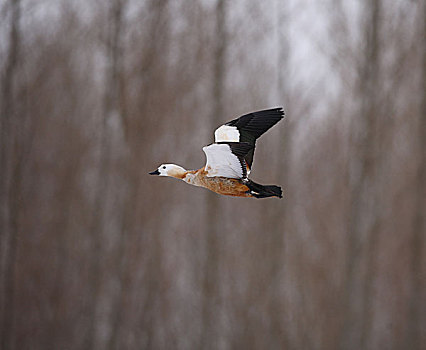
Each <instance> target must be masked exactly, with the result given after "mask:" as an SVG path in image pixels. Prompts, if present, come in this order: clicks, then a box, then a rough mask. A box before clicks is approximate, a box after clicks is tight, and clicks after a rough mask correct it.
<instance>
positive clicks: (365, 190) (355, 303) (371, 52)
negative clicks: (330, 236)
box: [341, 0, 381, 349]
mask: <svg viewBox="0 0 426 350" xmlns="http://www.w3.org/2000/svg"><path fill="white" fill-rule="evenodd" d="M363 9H364V12H363V18H365V23H363V22H361V23H363V28H364V29H363V30H364V32H363V45H364V46H363V47H364V50H363V51H361V52H360V54H361V55H362V56H361V59H360V61H359V62H360V67H359V75H358V82H357V96H358V97H359V99H360V100H359V101H360V102H359V103H360V105H359V110H358V112H357V118H354V119H353V126H352V132H353V133H352V137H351V142H352V152H351V157H352V158H351V160H350V161H351V172H350V177H351V179H350V186H351V204H350V214H349V223H348V225H349V226H348V241H347V263H346V272H345V278H346V281H345V297H344V299H343V305H345V307H347V310H346V312H345V321H344V323H343V331H342V339H341V346H342V348H344V349H353V348H365V346H366V344H365V342H366V338H365V331H366V329H365V328H364V327H363V325H364V324H365V323H367V320H366V310H365V303H366V290H365V289H366V288H368V285H369V284H371V283H372V282H371V279H370V278H369V274H370V273H371V270H370V268H371V266H366V265H364V264H366V254H367V253H366V250H365V248H364V247H365V244H366V242H369V245H368V248H369V249H371V254H376V251H375V243H376V241H377V221H376V220H377V218H378V215H377V210H376V209H377V201H376V196H377V193H376V191H375V187H374V180H375V178H374V176H375V171H376V167H377V162H378V155H377V151H376V149H377V148H376V144H375V142H377V139H378V137H379V135H378V134H377V126H376V121H377V114H378V112H379V111H378V108H377V104H378V100H379V91H380V90H379V89H378V86H377V82H378V79H379V75H378V74H379V67H380V37H379V28H380V21H381V14H380V11H381V1H380V0H373V1H369V0H368V1H366V2H365V3H364V4H363Z"/></svg>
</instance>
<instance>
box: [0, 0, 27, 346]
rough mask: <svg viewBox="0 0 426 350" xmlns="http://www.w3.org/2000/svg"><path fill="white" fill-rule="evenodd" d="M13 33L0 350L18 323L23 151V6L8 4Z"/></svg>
mask: <svg viewBox="0 0 426 350" xmlns="http://www.w3.org/2000/svg"><path fill="white" fill-rule="evenodd" d="M8 5H9V6H8V12H9V18H10V31H9V38H8V39H9V41H8V51H7V58H6V62H5V66H4V69H3V71H2V72H1V73H2V74H1V82H2V83H1V88H2V89H1V93H2V95H1V109H0V114H1V121H0V123H1V126H0V127H1V144H0V168H1V175H0V220H1V226H0V231H1V233H0V245H1V246H0V258H1V260H0V347H1V348H2V349H10V348H12V347H13V335H14V333H13V326H14V321H15V311H14V309H15V303H16V301H15V298H16V290H15V283H16V281H15V270H16V268H15V267H16V251H17V244H18V242H19V239H18V234H19V231H18V218H19V211H20V209H21V179H22V178H21V169H22V162H23V156H24V154H23V153H22V152H23V150H22V148H21V143H20V141H21V140H20V138H21V133H20V132H19V120H20V119H21V117H20V116H19V115H18V108H17V107H18V103H19V101H18V100H17V97H16V94H15V93H16V79H17V74H18V70H19V60H20V45H21V31H20V21H21V3H20V0H10V1H9V2H8Z"/></svg>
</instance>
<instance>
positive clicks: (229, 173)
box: [203, 143, 243, 179]
mask: <svg viewBox="0 0 426 350" xmlns="http://www.w3.org/2000/svg"><path fill="white" fill-rule="evenodd" d="M203 151H204V153H205V154H206V156H207V163H206V167H205V170H206V171H207V176H208V177H215V176H223V177H229V178H231V179H240V178H242V177H243V169H242V168H241V163H240V161H239V159H238V157H237V156H236V155H235V154H233V153H232V152H231V147H230V146H229V145H227V144H219V145H218V144H215V143H213V144H211V145H209V146H205V147H203Z"/></svg>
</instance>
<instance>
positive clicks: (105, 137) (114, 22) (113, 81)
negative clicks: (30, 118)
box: [86, 0, 124, 349]
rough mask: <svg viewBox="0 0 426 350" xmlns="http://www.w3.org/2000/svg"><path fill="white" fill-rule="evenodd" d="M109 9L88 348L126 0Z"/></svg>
mask: <svg viewBox="0 0 426 350" xmlns="http://www.w3.org/2000/svg"><path fill="white" fill-rule="evenodd" d="M108 6H109V10H108V24H107V37H106V40H107V42H106V56H107V57H108V66H107V72H106V76H107V78H106V81H107V83H106V90H105V95H104V104H103V116H102V118H103V119H102V128H101V134H100V135H101V144H100V152H101V153H100V164H99V174H98V178H99V182H98V183H99V185H98V188H97V191H96V196H95V202H94V211H93V221H92V229H91V230H90V234H91V235H92V248H91V254H92V261H91V281H92V287H91V291H90V293H91V296H90V305H89V308H90V315H89V316H90V324H89V331H88V339H87V342H86V348H87V349H93V348H95V347H96V345H97V341H98V339H97V325H98V324H99V322H100V320H99V317H98V314H99V307H100V304H99V303H100V301H99V298H100V296H101V289H102V288H101V286H102V274H101V272H102V269H101V264H102V241H103V239H104V238H105V237H104V234H105V232H104V224H105V209H106V204H107V203H108V199H109V187H110V165H111V164H110V163H111V137H110V133H109V128H108V120H109V119H110V118H113V117H116V114H117V113H119V108H120V106H119V85H120V84H119V79H120V71H119V69H120V68H119V63H120V55H121V50H120V46H119V45H120V42H119V39H120V35H121V26H122V16H123V14H122V12H123V7H124V6H123V0H110V2H109V5H108Z"/></svg>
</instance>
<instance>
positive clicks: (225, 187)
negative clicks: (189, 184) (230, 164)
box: [200, 176, 251, 197]
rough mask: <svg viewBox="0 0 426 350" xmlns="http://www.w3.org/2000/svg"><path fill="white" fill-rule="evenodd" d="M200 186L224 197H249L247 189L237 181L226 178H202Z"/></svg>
mask: <svg viewBox="0 0 426 350" xmlns="http://www.w3.org/2000/svg"><path fill="white" fill-rule="evenodd" d="M200 183H201V185H202V186H203V187H205V188H207V189H209V190H210V191H213V192H216V193H219V194H223V195H226V196H237V197H251V195H250V194H249V192H250V191H249V188H248V187H247V186H246V185H244V184H243V183H242V182H241V180H239V179H230V178H226V177H207V176H206V177H204V178H203V179H202V180H201V181H200Z"/></svg>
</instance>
